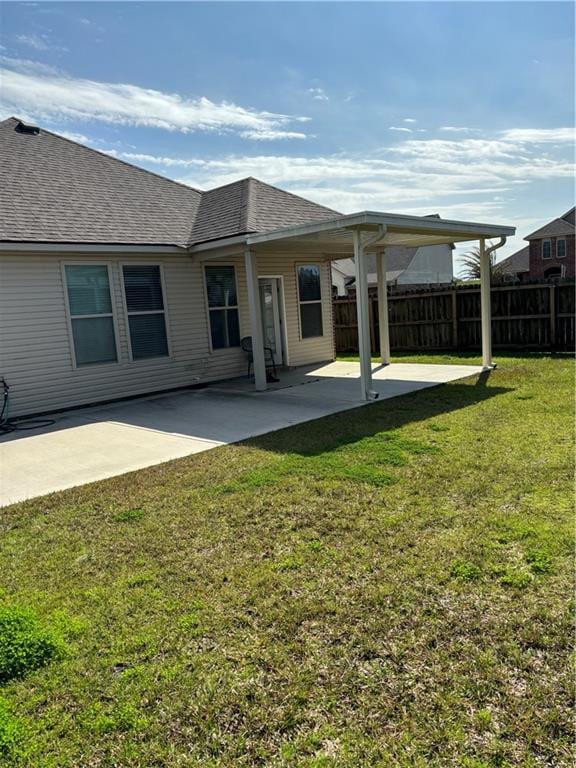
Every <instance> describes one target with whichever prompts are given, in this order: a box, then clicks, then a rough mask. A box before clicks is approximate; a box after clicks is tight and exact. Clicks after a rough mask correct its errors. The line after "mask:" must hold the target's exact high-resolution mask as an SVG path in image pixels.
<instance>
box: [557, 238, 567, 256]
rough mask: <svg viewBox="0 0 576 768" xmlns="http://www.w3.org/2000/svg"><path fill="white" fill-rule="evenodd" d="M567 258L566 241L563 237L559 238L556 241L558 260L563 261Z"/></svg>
mask: <svg viewBox="0 0 576 768" xmlns="http://www.w3.org/2000/svg"><path fill="white" fill-rule="evenodd" d="M565 256H566V240H565V239H564V238H563V237H559V238H558V240H556V258H557V259H563V258H564V257H565Z"/></svg>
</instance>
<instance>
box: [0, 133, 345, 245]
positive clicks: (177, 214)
mask: <svg viewBox="0 0 576 768" xmlns="http://www.w3.org/2000/svg"><path fill="white" fill-rule="evenodd" d="M18 124H19V121H18V120H17V119H16V118H9V119H8V120H4V121H3V122H0V164H1V165H2V171H3V180H2V185H1V187H2V188H1V190H0V241H4V242H43V243H101V244H134V245H177V246H181V247H186V246H188V245H192V244H194V243H200V242H206V241H209V240H218V239H221V238H227V237H233V236H234V235H240V234H245V233H247V232H267V231H270V230H273V229H278V228H280V227H287V226H291V225H296V224H304V223H310V222H314V221H326V220H328V219H332V218H334V217H335V216H338V215H339V214H338V212H337V211H333V210H331V209H330V208H326V207H324V206H322V205H318V204H316V203H313V202H311V201H310V200H305V199H304V198H302V197H299V196H298V195H293V194H291V193H290V192H285V191H284V190H282V189H278V188H277V187H272V186H270V185H269V184H265V183H264V182H261V181H258V180H257V179H252V178H249V179H242V180H241V181H237V182H234V183H233V184H227V185H226V186H223V187H218V188H216V189H212V190H209V191H207V192H200V191H199V190H195V189H192V188H191V187H187V186H185V185H183V184H179V183H177V182H174V181H171V180H170V179H166V178H164V177H163V176H159V175H158V174H155V173H151V172H150V171H145V170H143V169H142V168H138V167H136V166H134V165H130V164H129V163H125V162H124V161H122V160H118V159H116V158H114V157H110V156H109V155H106V154H103V153H102V152H98V151H96V150H94V149H91V148H89V147H85V146H83V145H82V144H77V143H76V142H74V141H70V140H69V139H65V138H63V137H62V136H58V135H57V134H54V133H51V132H50V131H45V130H44V129H41V130H40V131H39V132H37V133H34V134H29V133H23V132H21V131H19V130H17V126H18Z"/></svg>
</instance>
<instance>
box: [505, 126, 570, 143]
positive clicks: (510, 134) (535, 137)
mask: <svg viewBox="0 0 576 768" xmlns="http://www.w3.org/2000/svg"><path fill="white" fill-rule="evenodd" d="M500 136H501V137H502V138H503V139H504V140H505V141H520V142H522V141H523V142H528V143H530V144H554V143H563V142H568V143H574V142H575V141H576V129H575V128H512V129H510V130H508V131H501V133H500Z"/></svg>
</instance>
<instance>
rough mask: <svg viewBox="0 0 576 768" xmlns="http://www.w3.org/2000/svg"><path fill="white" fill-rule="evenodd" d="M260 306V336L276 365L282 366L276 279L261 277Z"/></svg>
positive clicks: (277, 283)
mask: <svg viewBox="0 0 576 768" xmlns="http://www.w3.org/2000/svg"><path fill="white" fill-rule="evenodd" d="M258 285H259V288H260V306H261V308H262V334H263V337H264V346H265V347H269V349H271V350H272V354H273V355H274V362H275V363H276V365H282V363H283V354H282V314H281V304H280V280H279V279H278V278H277V277H261V278H259V280H258Z"/></svg>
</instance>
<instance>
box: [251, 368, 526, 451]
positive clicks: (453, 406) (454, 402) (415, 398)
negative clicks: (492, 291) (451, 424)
mask: <svg viewBox="0 0 576 768" xmlns="http://www.w3.org/2000/svg"><path fill="white" fill-rule="evenodd" d="M489 378H490V372H486V373H482V374H479V376H478V378H477V380H476V381H475V382H474V383H473V384H472V385H471V384H460V383H451V384H443V385H440V386H438V387H431V388H428V389H425V390H420V391H417V392H412V393H410V394H407V395H400V396H398V397H394V398H390V399H386V400H381V401H376V402H374V403H370V404H369V405H367V406H365V407H363V408H354V409H351V410H348V411H341V412H340V413H337V414H333V415H331V416H325V417H323V418H321V419H317V420H314V421H312V422H310V421H309V422H304V423H303V424H298V425H295V426H293V427H287V428H285V429H281V430H277V431H276V432H269V433H267V434H265V435H260V436H257V437H253V438H250V439H249V440H246V441H245V444H246V445H252V446H255V447H258V448H260V449H262V450H266V451H272V452H276V453H286V454H293V455H298V456H316V455H319V454H326V453H329V452H332V451H335V450H338V449H341V448H343V447H344V446H350V445H351V444H353V443H357V442H359V441H363V440H366V439H367V438H371V437H374V436H375V435H377V434H379V433H390V432H393V431H395V430H397V429H399V428H400V427H403V426H405V425H407V424H411V423H415V422H420V421H425V420H427V419H431V418H434V417H436V416H441V415H444V414H447V413H450V412H453V411H458V410H460V409H462V408H468V407H470V406H472V405H476V404H478V403H481V402H483V401H485V400H490V399H492V398H494V397H498V396H499V395H504V394H506V393H508V392H513V391H514V388H512V387H488V386H486V385H487V383H488V381H489Z"/></svg>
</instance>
